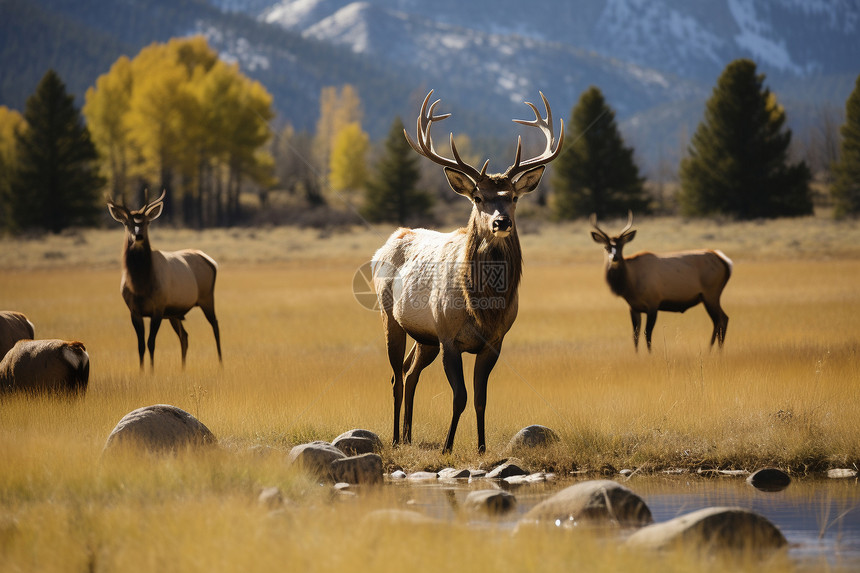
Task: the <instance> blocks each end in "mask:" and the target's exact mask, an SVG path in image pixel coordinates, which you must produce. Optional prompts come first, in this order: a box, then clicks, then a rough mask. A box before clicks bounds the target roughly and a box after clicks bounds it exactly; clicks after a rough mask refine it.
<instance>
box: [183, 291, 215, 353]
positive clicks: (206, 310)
mask: <svg viewBox="0 0 860 573" xmlns="http://www.w3.org/2000/svg"><path fill="white" fill-rule="evenodd" d="M200 308H201V309H202V310H203V315H204V316H205V317H206V320H208V321H209V324H210V325H211V326H212V332H213V333H214V334H215V347H216V348H218V362H222V360H221V330H220V329H219V328H218V319H217V318H215V307H214V305H213V306H201V307H200ZM182 356H183V365H184V364H185V360H184V357H185V354H183V355H182Z"/></svg>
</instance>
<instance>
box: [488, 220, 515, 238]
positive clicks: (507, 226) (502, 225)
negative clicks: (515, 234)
mask: <svg viewBox="0 0 860 573" xmlns="http://www.w3.org/2000/svg"><path fill="white" fill-rule="evenodd" d="M511 227H513V222H512V221H511V218H510V217H506V216H502V217H497V218H495V219H493V234H494V235H495V234H497V233H504V235H507V234H508V233H510V231H511Z"/></svg>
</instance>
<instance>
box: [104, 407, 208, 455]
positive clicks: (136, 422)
mask: <svg viewBox="0 0 860 573" xmlns="http://www.w3.org/2000/svg"><path fill="white" fill-rule="evenodd" d="M216 442H217V440H216V438H215V435H214V434H213V433H212V432H211V431H210V430H209V428H207V427H206V426H205V425H203V423H201V422H200V421H199V420H198V419H197V418H195V417H194V416H192V415H191V414H189V413H188V412H186V411H185V410H182V409H181V408H177V407H176V406H170V405H168V404H156V405H154V406H145V407H143V408H138V409H137V410H134V411H133V412H129V413H128V414H126V415H125V416H123V417H122V419H121V420H120V421H119V422H118V423H117V425H116V426H115V427H114V429H113V431H112V432H111V433H110V435H109V436H108V439H107V442H105V446H104V452H108V451H111V450H114V449H116V448H118V447H120V446H132V447H140V448H143V449H146V450H149V451H152V452H157V453H165V452H178V451H181V450H183V449H189V448H196V447H200V446H207V445H211V444H215V443H216Z"/></svg>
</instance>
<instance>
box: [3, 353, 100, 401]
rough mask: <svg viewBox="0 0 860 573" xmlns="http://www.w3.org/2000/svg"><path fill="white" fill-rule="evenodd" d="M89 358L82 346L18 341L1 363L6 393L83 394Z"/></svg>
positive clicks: (85, 388)
mask: <svg viewBox="0 0 860 573" xmlns="http://www.w3.org/2000/svg"><path fill="white" fill-rule="evenodd" d="M89 377H90V357H89V355H88V354H87V349H86V348H85V347H84V345H83V343H81V342H78V341H69V340H19V341H18V342H17V343H15V346H13V347H12V349H11V350H10V351H9V352H7V353H6V356H4V357H3V360H0V390H1V391H3V392H27V393H48V392H59V393H69V394H83V393H84V392H86V390H87V384H88V382H89Z"/></svg>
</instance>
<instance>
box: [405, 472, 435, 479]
mask: <svg viewBox="0 0 860 573" xmlns="http://www.w3.org/2000/svg"><path fill="white" fill-rule="evenodd" d="M406 479H408V480H410V481H435V480H437V479H439V475H438V474H436V473H435V472H413V473H411V474H409V475H407V476H406Z"/></svg>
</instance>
